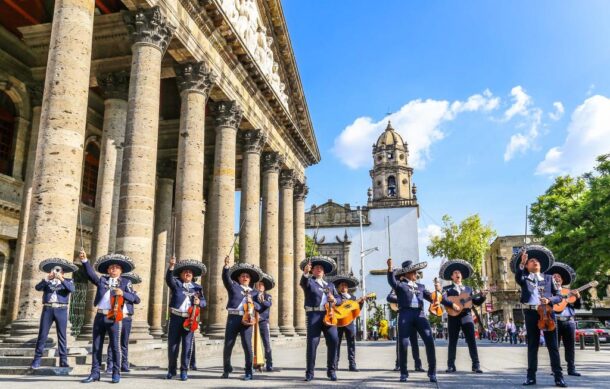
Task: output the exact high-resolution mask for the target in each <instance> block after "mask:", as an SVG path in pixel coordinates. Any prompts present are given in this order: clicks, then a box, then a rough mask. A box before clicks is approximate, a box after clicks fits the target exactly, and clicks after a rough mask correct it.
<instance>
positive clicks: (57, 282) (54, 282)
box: [51, 278, 61, 285]
mask: <svg viewBox="0 0 610 389" xmlns="http://www.w3.org/2000/svg"><path fill="white" fill-rule="evenodd" d="M60 283H61V281H60V280H58V279H57V278H53V279H52V280H51V285H59V284H60Z"/></svg>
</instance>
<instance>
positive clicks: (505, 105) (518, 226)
mask: <svg viewBox="0 0 610 389" xmlns="http://www.w3.org/2000/svg"><path fill="white" fill-rule="evenodd" d="M283 7H284V13H285V15H286V19H287V23H288V28H289V31H290V35H291V40H292V45H293V49H294V51H295V55H296V58H297V63H298V66H299V70H300V74H301V78H302V82H303V85H304V89H305V93H306V97H307V101H308V104H309V109H310V114H311V117H312V120H313V123H314V128H315V131H316V135H317V139H318V143H319V147H320V151H321V153H322V162H321V163H320V164H318V165H316V166H313V167H311V168H309V169H308V171H307V176H308V183H309V186H310V194H309V197H308V200H307V203H308V207H309V206H310V205H311V204H320V203H323V202H325V201H326V200H327V199H329V198H333V199H334V200H336V201H338V202H339V203H347V202H349V203H351V204H353V205H355V204H363V203H365V202H366V190H367V188H368V187H369V186H370V178H369V175H368V170H369V169H370V167H371V165H372V159H371V154H370V153H371V148H370V146H371V145H372V143H373V140H374V139H376V137H377V135H378V133H380V131H381V130H380V129H381V127H385V122H386V120H387V117H388V113H391V115H390V116H389V117H390V118H392V119H393V123H394V124H395V125H394V127H395V128H396V129H397V130H398V131H399V132H400V133H401V134H403V136H404V138H405V140H406V141H407V142H408V143H409V147H410V151H411V155H410V161H412V162H413V165H414V167H415V173H414V182H415V183H416V185H417V187H418V198H419V202H420V205H421V211H422V212H421V217H420V231H422V233H423V234H424V235H425V233H426V232H427V231H431V232H433V231H435V230H436V229H437V228H436V227H435V226H434V225H437V224H439V223H440V222H441V217H442V215H443V214H449V215H451V216H453V217H454V218H455V219H456V220H461V219H462V218H464V217H466V216H468V215H470V214H473V213H479V214H480V215H481V217H482V219H483V220H484V221H485V222H489V223H491V224H492V225H493V227H494V228H495V229H496V230H497V232H498V233H499V234H500V235H508V234H521V233H523V229H524V213H525V206H526V204H529V203H531V202H533V201H534V200H535V198H536V196H537V195H539V194H541V193H543V192H544V190H545V189H546V188H547V187H548V186H549V185H550V183H551V182H552V179H553V177H554V176H555V175H556V174H559V173H573V174H579V173H581V172H583V171H586V170H589V169H590V167H591V166H592V165H593V162H592V161H593V157H594V154H601V153H603V152H610V99H608V98H607V97H606V96H610V39H609V38H608V37H610V23H608V16H609V15H610V2H607V1H586V2H583V1H561V2H557V1H535V2H532V1H510V2H507V1H468V2H464V1H459V2H458V1H397V0H395V1H375V2H371V1H361V0H350V1H347V0H345V1H339V0H333V1H323V0H307V1H304V0H300V1H299V0H286V1H284V2H283ZM371 137H372V138H371ZM511 143H512V149H511V146H510V145H511ZM360 156H362V157H360Z"/></svg>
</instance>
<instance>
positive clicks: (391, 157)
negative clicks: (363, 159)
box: [387, 151, 394, 160]
mask: <svg viewBox="0 0 610 389" xmlns="http://www.w3.org/2000/svg"><path fill="white" fill-rule="evenodd" d="M387 157H388V159H390V160H392V159H394V153H393V152H391V151H388V153H387Z"/></svg>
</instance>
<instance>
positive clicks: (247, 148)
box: [241, 130, 267, 154]
mask: <svg viewBox="0 0 610 389" xmlns="http://www.w3.org/2000/svg"><path fill="white" fill-rule="evenodd" d="M241 138H242V141H243V151H244V153H254V154H260V153H261V151H263V147H264V146H265V142H266V141H267V133H266V132H265V131H263V130H246V131H244V132H242V133H241Z"/></svg>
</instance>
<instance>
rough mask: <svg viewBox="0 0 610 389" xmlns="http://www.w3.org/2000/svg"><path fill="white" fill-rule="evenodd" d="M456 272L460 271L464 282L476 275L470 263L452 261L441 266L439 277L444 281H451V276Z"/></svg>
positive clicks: (458, 260)
mask: <svg viewBox="0 0 610 389" xmlns="http://www.w3.org/2000/svg"><path fill="white" fill-rule="evenodd" d="M456 270H459V271H460V273H462V279H464V280H466V279H468V278H470V277H472V275H473V273H474V269H473V268H472V265H471V264H470V263H469V262H468V261H464V260H463V259H452V260H450V261H447V262H445V263H443V264H442V265H441V269H440V270H439V272H438V276H439V277H440V278H442V279H443V280H451V274H453V272H454V271H456Z"/></svg>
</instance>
